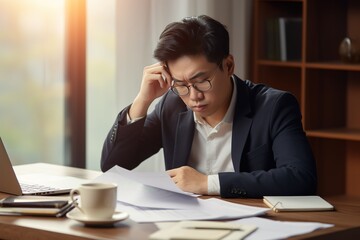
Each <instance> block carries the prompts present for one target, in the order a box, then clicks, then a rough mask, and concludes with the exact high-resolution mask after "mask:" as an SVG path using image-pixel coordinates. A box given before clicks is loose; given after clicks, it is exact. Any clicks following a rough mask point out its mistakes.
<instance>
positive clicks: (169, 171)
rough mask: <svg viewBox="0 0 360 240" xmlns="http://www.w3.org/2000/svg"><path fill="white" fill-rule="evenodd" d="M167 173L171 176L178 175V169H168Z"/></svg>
mask: <svg viewBox="0 0 360 240" xmlns="http://www.w3.org/2000/svg"><path fill="white" fill-rule="evenodd" d="M166 173H167V174H168V175H169V176H170V177H171V178H173V177H175V176H176V170H175V169H171V170H167V171H166Z"/></svg>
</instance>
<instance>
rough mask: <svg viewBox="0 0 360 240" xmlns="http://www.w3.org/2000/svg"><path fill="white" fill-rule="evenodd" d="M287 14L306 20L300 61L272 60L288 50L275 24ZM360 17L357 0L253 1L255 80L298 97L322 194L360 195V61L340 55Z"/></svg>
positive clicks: (358, 34) (359, 31) (355, 35)
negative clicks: (284, 48)
mask: <svg viewBox="0 0 360 240" xmlns="http://www.w3.org/2000/svg"><path fill="white" fill-rule="evenodd" d="M286 18H287V19H291V18H293V19H294V18H297V19H299V18H301V19H302V28H301V30H300V31H301V57H300V58H296V59H301V60H298V61H279V60H274V59H281V58H279V56H278V55H280V56H281V53H283V54H284V52H281V51H283V49H281V48H280V50H279V47H278V46H279V44H280V46H281V43H282V42H281V40H282V41H284V39H281V36H283V35H281V36H280V38H279V33H280V31H279V29H278V27H280V26H277V25H276V24H277V23H280V21H279V20H280V19H286ZM274 19H275V25H274ZM359 22H360V1H358V0H346V1H344V0H328V1H323V0H255V1H254V21H253V23H254V32H253V33H254V38H253V40H254V41H253V50H254V51H253V57H252V58H253V81H254V82H258V83H264V84H267V85H270V86H272V87H274V88H278V89H281V90H285V91H289V92H291V93H293V94H294V95H295V96H296V98H297V99H298V101H299V103H300V107H301V113H302V116H303V124H304V127H305V131H306V135H307V136H308V139H309V142H310V145H311V147H312V150H313V153H314V157H315V159H316V162H317V172H318V194H319V195H325V196H326V195H334V194H344V195H354V196H360V188H359V187H358V183H359V182H360V174H359V172H360V161H359V160H360V107H359V104H360V63H345V62H341V61H340V56H339V45H340V43H341V42H342V41H343V39H344V38H345V37H349V38H350V39H353V40H355V39H357V40H359V39H360V28H359ZM274 26H275V27H274ZM293 29H294V28H293ZM282 31H286V28H285V30H284V28H282ZM297 31H299V30H297ZM288 33H289V32H288ZM283 34H284V32H283ZM285 34H286V33H285ZM298 35H299V32H293V37H294V36H295V37H297V38H296V39H300V38H299V37H298ZM285 36H286V35H285ZM279 39H280V40H279ZM290 39H293V38H290ZM279 41H280V42H279ZM274 42H275V44H274ZM292 43H294V42H292ZM274 46H275V47H274ZM282 46H284V45H282ZM285 46H288V45H285ZM291 46H293V47H294V46H295V48H294V49H292V50H297V51H298V49H297V47H298V45H291ZM269 50H271V51H269ZM287 50H288V49H287ZM279 51H280V54H279ZM286 52H287V51H286ZM288 59H291V58H288ZM333 176H336V178H335V179H334V177H333Z"/></svg>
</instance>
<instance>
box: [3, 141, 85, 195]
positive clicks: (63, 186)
mask: <svg viewBox="0 0 360 240" xmlns="http://www.w3.org/2000/svg"><path fill="white" fill-rule="evenodd" d="M85 182H88V180H85V179H81V178H75V177H67V176H55V175H50V174H46V173H40V174H38V173H29V174H24V175H21V176H18V177H17V176H16V174H15V172H14V169H13V167H12V164H11V161H10V158H9V155H8V154H7V152H6V149H5V146H4V144H3V141H2V139H1V138H0V192H4V193H8V194H12V195H17V196H19V195H57V194H65V193H69V192H70V190H71V189H73V188H76V187H78V186H79V185H80V184H82V183H85Z"/></svg>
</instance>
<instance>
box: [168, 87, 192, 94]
mask: <svg viewBox="0 0 360 240" xmlns="http://www.w3.org/2000/svg"><path fill="white" fill-rule="evenodd" d="M171 89H172V90H173V92H174V93H175V94H177V95H179V96H183V95H186V94H188V91H189V89H188V88H187V86H176V87H172V88H171Z"/></svg>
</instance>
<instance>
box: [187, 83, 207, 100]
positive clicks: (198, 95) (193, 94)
mask: <svg viewBox="0 0 360 240" xmlns="http://www.w3.org/2000/svg"><path fill="white" fill-rule="evenodd" d="M189 91H190V92H189V95H190V99H191V100H192V101H198V100H201V99H203V98H204V93H202V92H200V91H198V90H196V89H195V88H194V87H193V86H191V87H190V89H189Z"/></svg>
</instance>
